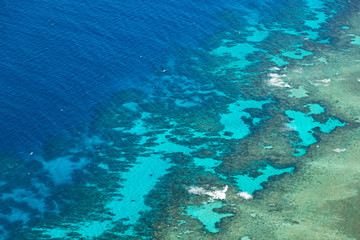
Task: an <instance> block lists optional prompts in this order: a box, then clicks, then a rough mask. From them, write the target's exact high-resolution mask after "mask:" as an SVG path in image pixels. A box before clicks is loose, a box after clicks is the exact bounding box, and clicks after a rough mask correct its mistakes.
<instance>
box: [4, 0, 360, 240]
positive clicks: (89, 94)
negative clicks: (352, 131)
mask: <svg viewBox="0 0 360 240" xmlns="http://www.w3.org/2000/svg"><path fill="white" fill-rule="evenodd" d="M354 6H356V4H350V3H346V2H343V1H340V0H335V1H322V0H304V1H292V0H291V1H272V0H263V1H260V0H249V1H233V0H219V1H204V0H199V1H189V0H183V1H174V0H170V1H162V0H149V1H140V0H134V1H129V0H125V1H111V0H101V1H88V0H80V1H69V0H61V1H46V0H45V1H40V0H35V1H33V0H30V1H14V2H12V1H9V0H0V171H1V173H2V174H1V176H0V239H19V240H21V239H25V240H26V239H173V238H174V237H175V236H176V237H177V238H182V237H184V238H186V239H215V238H213V237H219V238H218V239H253V237H254V239H263V238H262V237H263V236H268V235H267V232H268V229H267V228H266V227H269V229H270V228H271V227H273V226H270V225H271V224H270V223H269V224H270V225H266V224H265V225H264V226H266V227H264V228H263V229H259V231H255V230H254V231H249V232H244V231H242V230H241V229H240V228H239V231H238V232H236V233H234V232H232V231H231V230H230V229H235V228H237V224H239V223H241V224H243V225H244V226H253V225H252V224H253V223H252V222H251V221H250V222H249V221H248V220H243V219H242V218H240V219H241V220H239V217H240V216H242V215H241V214H242V213H241V214H240V215H239V212H238V209H241V208H242V207H244V206H245V205H246V204H247V203H248V201H250V202H251V201H253V200H254V201H260V200H259V199H262V198H266V197H267V196H269V195H267V194H269V192H274V194H275V195H276V194H277V193H278V191H280V192H281V191H282V190H279V189H280V187H279V184H277V185H276V186H277V187H276V188H270V187H271V185H272V184H271V183H272V182H273V181H277V180H279V179H282V181H283V182H286V181H287V180H286V179H290V178H292V177H295V176H296V174H297V170H298V169H299V168H300V166H302V165H301V164H302V163H304V164H305V163H306V162H307V161H308V159H309V157H308V156H311V154H313V152H311V150H312V149H314V146H315V145H316V144H320V143H321V142H322V139H326V136H328V135H329V134H332V133H333V132H337V131H338V129H344V127H345V126H346V124H347V123H348V121H349V120H348V118H346V117H345V116H343V115H341V114H340V113H339V112H337V111H335V110H334V108H332V106H333V105H332V104H333V103H332V102H331V101H330V100H329V101H328V100H326V99H324V98H322V99H321V98H320V97H318V95H316V94H315V93H316V92H317V91H320V90H318V88H319V86H320V88H321V87H326V86H328V85H327V84H329V82H330V81H331V80H328V79H330V77H329V76H325V75H324V76H323V75H319V76H317V75H316V74H318V73H326V72H327V71H326V70H324V69H328V68H329V69H331V68H330V67H328V66H325V64H328V61H329V62H330V60H329V59H335V58H334V57H333V56H332V54H336V53H337V51H338V50H339V49H341V50H339V51H349V52H354V53H355V51H356V47H357V46H356V45H360V43H359V40H358V38H359V39H360V37H359V36H358V35H360V32H357V30H356V29H355V28H351V26H352V25H351V24H352V23H353V22H351V21H350V20H349V19H350V17H349V19H347V21H346V22H344V23H342V22H341V21H340V20H339V19H343V18H344V17H343V16H350V15H351V14H353V13H354V12H355V10H354V9H355V8H354ZM349 26H350V27H349ZM348 29H350V30H348ZM353 29H354V30H353ZM341 31H349V32H346V33H343V32H341ZM341 34H342V35H341ZM356 34H358V35H356ZM341 36H344V37H343V38H342V37H341ZM346 37H347V38H351V39H352V42H350V40H349V39H347V38H346ZM344 39H346V40H344ZM344 49H345V50H344ZM354 49H355V50H354ZM326 54H328V55H326ZM330 55H331V56H330ZM321 64H323V65H324V66H323V65H321ZM318 66H319V69H321V70H318V69H317V68H316V67H318ZM307 71H308V72H309V74H307ZM315 73H316V74H315ZM296 74H298V75H301V76H304V77H303V78H301V79H299V78H297V76H298V75H296ZM315 75H316V78H315V79H312V78H311V77H309V76H315ZM305 76H307V77H305ZM333 110H334V111H333ZM332 111H333V112H332ZM344 131H345V130H344ZM283 179H285V180H283ZM286 183H287V182H286ZM285 185H286V184H284V186H285ZM284 188H286V186H285V187H284ZM269 189H270V190H269ZM259 192H260V197H258V196H259V195H258V193H259ZM263 192H264V193H263ZM261 194H263V195H261ZM244 204H245V205H244ZM271 204H272V203H271ZM279 204H280V203H279ZM235 206H240V207H239V208H238V207H235ZM259 206H260V205H259ZM219 209H220V210H219ZM269 212H270V210H269ZM255 215H256V214H255ZM284 218H286V217H284ZM233 219H235V220H234V221H233ZM242 221H243V222H242ZM294 221H295V220H294ZM295 222H296V221H295ZM246 224H247V225H246ZM249 229H251V227H250V228H249ZM192 234H193V235H192ZM216 234H217V235H216ZM269 239H276V235H271V236H270V238H269ZM304 239H307V238H304Z"/></svg>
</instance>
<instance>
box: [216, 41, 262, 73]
mask: <svg viewBox="0 0 360 240" xmlns="http://www.w3.org/2000/svg"><path fill="white" fill-rule="evenodd" d="M259 50H260V49H258V48H255V47H254V46H252V45H251V44H248V43H236V44H235V45H233V46H220V47H218V48H216V49H214V50H213V51H211V53H212V54H215V55H218V56H230V57H232V58H234V60H233V61H231V63H230V64H227V65H226V66H225V67H226V68H241V69H244V68H246V67H247V66H249V65H250V64H251V63H252V62H251V61H249V60H247V59H246V57H247V56H248V55H249V54H252V53H254V52H256V51H259Z"/></svg>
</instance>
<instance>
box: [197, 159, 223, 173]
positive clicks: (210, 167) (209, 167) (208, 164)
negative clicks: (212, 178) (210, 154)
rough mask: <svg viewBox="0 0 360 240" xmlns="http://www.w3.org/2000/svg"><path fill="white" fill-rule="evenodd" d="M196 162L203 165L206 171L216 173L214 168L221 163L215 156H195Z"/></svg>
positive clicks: (200, 165)
mask: <svg viewBox="0 0 360 240" xmlns="http://www.w3.org/2000/svg"><path fill="white" fill-rule="evenodd" d="M194 164H195V165H196V166H199V167H203V168H204V169H205V171H208V172H211V173H214V174H215V170H214V168H216V167H217V166H219V165H220V164H221V161H219V160H216V159H213V158H194Z"/></svg>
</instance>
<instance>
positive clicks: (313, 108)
mask: <svg viewBox="0 0 360 240" xmlns="http://www.w3.org/2000/svg"><path fill="white" fill-rule="evenodd" d="M305 107H308V108H309V110H310V111H309V112H308V115H310V114H321V113H324V112H325V108H323V107H322V106H320V104H317V103H314V104H312V103H310V104H307V105H305Z"/></svg>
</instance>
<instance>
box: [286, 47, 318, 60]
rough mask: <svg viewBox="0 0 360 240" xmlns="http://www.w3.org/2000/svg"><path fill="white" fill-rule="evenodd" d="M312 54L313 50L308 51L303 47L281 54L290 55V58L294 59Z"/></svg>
mask: <svg viewBox="0 0 360 240" xmlns="http://www.w3.org/2000/svg"><path fill="white" fill-rule="evenodd" d="M311 54H312V52H309V51H306V50H304V49H301V48H297V49H295V50H294V51H286V52H283V53H282V54H281V55H282V56H284V57H289V58H293V59H303V58H304V57H306V56H310V55H311Z"/></svg>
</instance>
